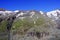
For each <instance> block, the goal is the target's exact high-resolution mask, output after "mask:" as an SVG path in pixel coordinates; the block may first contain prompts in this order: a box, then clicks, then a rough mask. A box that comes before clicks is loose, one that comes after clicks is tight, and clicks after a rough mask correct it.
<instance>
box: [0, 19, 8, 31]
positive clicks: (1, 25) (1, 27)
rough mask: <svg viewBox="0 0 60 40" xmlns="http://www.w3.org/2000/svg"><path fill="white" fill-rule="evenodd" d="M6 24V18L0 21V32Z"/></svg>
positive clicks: (4, 29) (4, 28)
mask: <svg viewBox="0 0 60 40" xmlns="http://www.w3.org/2000/svg"><path fill="white" fill-rule="evenodd" d="M6 25H7V21H6V20H4V21H2V22H1V23H0V32H5V31H6Z"/></svg>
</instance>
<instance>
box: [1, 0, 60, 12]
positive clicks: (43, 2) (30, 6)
mask: <svg viewBox="0 0 60 40" xmlns="http://www.w3.org/2000/svg"><path fill="white" fill-rule="evenodd" d="M0 8H4V9H7V10H41V11H45V12H46V11H52V10H56V9H60V0H0Z"/></svg>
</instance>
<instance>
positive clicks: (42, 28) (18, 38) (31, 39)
mask: <svg viewBox="0 0 60 40" xmlns="http://www.w3.org/2000/svg"><path fill="white" fill-rule="evenodd" d="M10 29H11V33H12V34H11V35H12V36H13V37H12V39H13V40H60V39H59V38H60V10H55V11H51V12H46V13H44V12H42V11H36V10H29V11H28V10H16V11H9V10H4V9H0V32H1V33H3V32H7V31H8V30H10ZM6 35H7V34H6Z"/></svg>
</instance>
